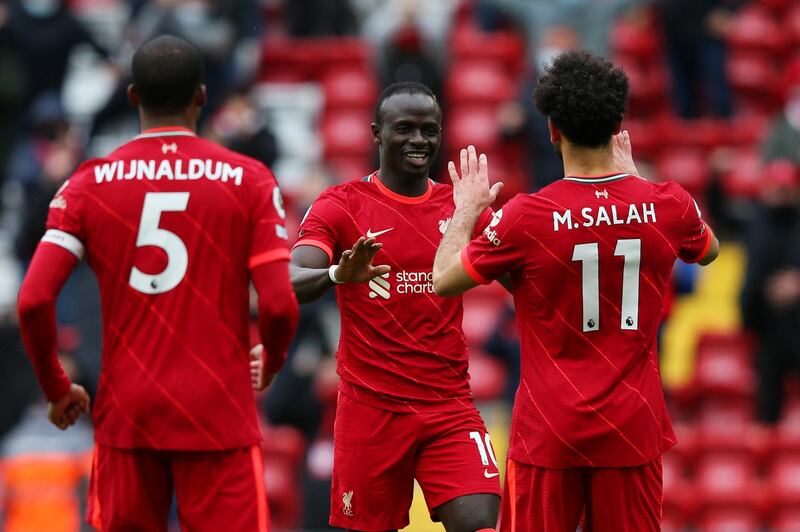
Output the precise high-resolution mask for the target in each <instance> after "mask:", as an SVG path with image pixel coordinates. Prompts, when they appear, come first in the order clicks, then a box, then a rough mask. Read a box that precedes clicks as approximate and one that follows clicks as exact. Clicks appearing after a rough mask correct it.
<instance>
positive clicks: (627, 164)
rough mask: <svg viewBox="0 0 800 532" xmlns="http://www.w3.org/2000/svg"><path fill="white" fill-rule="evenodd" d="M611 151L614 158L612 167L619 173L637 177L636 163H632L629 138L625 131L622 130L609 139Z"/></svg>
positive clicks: (631, 149)
mask: <svg viewBox="0 0 800 532" xmlns="http://www.w3.org/2000/svg"><path fill="white" fill-rule="evenodd" d="M611 151H612V153H613V156H614V165H615V166H616V168H617V170H619V171H620V172H625V173H626V174H631V175H636V176H638V175H639V170H637V169H636V163H634V162H633V148H631V136H630V134H629V133H628V130H627V129H624V130H622V131H620V132H619V133H617V134H616V135H614V136H613V137H611Z"/></svg>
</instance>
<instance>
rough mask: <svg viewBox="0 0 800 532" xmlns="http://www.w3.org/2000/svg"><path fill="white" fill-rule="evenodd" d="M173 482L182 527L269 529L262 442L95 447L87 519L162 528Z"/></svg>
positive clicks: (111, 526)
mask: <svg viewBox="0 0 800 532" xmlns="http://www.w3.org/2000/svg"><path fill="white" fill-rule="evenodd" d="M173 489H174V492H175V496H176V498H177V500H178V517H179V518H180V521H181V525H182V528H183V530H191V531H192V532H196V531H209V532H211V531H219V530H225V531H232V532H233V531H237V532H238V531H241V532H255V531H258V532H267V531H268V530H269V511H268V509H267V496H266V490H265V486H264V465H263V462H262V459H261V449H260V448H259V447H258V446H257V445H254V446H253V447H249V448H243V449H233V450H230V451H218V452H213V451H211V452H195V451H158V450H149V449H116V448H113V447H106V446H104V445H97V446H95V453H94V459H93V460H92V477H91V481H90V483H89V503H88V506H87V509H86V521H87V522H88V523H89V524H91V525H92V526H94V527H95V528H97V529H98V530H105V531H111V532H113V531H115V530H147V531H153V532H158V531H164V532H166V530H167V516H168V513H169V508H170V503H171V502H172V493H173Z"/></svg>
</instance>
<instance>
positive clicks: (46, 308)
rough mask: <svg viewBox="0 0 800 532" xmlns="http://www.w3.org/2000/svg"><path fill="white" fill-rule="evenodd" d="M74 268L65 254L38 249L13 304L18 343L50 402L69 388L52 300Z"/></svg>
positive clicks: (58, 250)
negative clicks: (21, 343) (16, 314)
mask: <svg viewBox="0 0 800 532" xmlns="http://www.w3.org/2000/svg"><path fill="white" fill-rule="evenodd" d="M75 264H77V260H76V259H75V257H74V256H72V255H71V254H70V253H69V252H67V251H65V250H62V249H59V248H55V247H54V246H51V245H40V246H39V248H38V249H37V251H36V253H34V256H33V259H32V261H31V265H30V267H29V268H28V273H27V274H26V276H25V279H24V281H23V282H22V286H21V287H20V291H19V296H18V300H17V312H18V314H19V327H20V334H21V336H22V341H23V344H24V345H25V350H26V351H27V353H28V356H29V357H30V359H31V363H32V364H33V369H34V371H35V372H36V378H37V379H38V381H39V385H40V386H41V388H42V390H43V391H44V394H45V397H47V400H48V401H50V402H55V401H57V400H58V399H60V398H61V397H63V396H64V395H65V394H66V393H67V392H68V391H69V388H70V385H71V384H72V382H71V381H70V378H69V376H67V374H66V372H64V368H62V367H61V362H60V361H59V360H58V349H57V342H56V339H57V325H56V298H57V297H58V293H59V292H60V291H61V288H62V287H63V286H64V283H65V282H66V280H67V277H69V273H70V271H71V270H72V268H73V267H74V266H75Z"/></svg>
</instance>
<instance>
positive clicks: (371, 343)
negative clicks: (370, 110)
mask: <svg viewBox="0 0 800 532" xmlns="http://www.w3.org/2000/svg"><path fill="white" fill-rule="evenodd" d="M441 120H442V118H441V109H440V108H439V104H438V102H437V101H436V98H435V97H434V95H433V93H432V92H431V90H430V89H429V88H428V87H425V86H424V85H421V84H419V83H398V84H395V85H391V86H389V87H387V88H386V89H385V90H384V91H383V93H382V94H381V95H380V96H379V98H378V102H377V104H376V107H375V122H374V123H373V124H372V135H373V139H374V142H375V144H377V145H378V150H379V152H380V167H379V169H378V170H377V171H376V172H374V173H372V174H370V175H368V176H365V177H363V178H360V179H357V180H355V181H350V182H348V183H345V184H343V185H339V186H335V187H332V188H330V189H328V190H327V191H326V192H325V193H323V194H322V195H321V196H320V197H319V199H317V201H316V202H314V204H313V205H312V206H311V208H310V209H309V211H308V213H307V214H306V216H305V219H304V221H303V222H302V224H301V228H300V235H299V239H298V241H297V242H296V243H295V245H294V247H293V251H292V282H293V285H294V288H295V292H296V293H297V296H298V299H299V300H300V301H301V302H308V301H312V300H314V299H316V298H318V297H320V296H321V295H322V294H323V293H324V292H326V291H327V290H328V289H330V288H331V287H332V286H336V295H337V301H338V304H339V311H340V314H341V322H342V335H341V341H340V344H339V351H338V353H337V364H338V368H337V369H338V373H339V376H340V377H341V380H340V384H339V398H338V403H337V411H336V424H335V429H334V466H333V467H334V469H333V487H332V489H331V514H330V524H331V525H333V526H338V527H342V528H347V529H351V530H393V529H400V528H403V527H405V526H406V525H408V522H409V520H408V510H409V507H410V505H411V500H412V496H413V491H414V479H416V480H417V481H418V482H419V484H420V485H421V487H422V490H423V493H424V494H425V499H426V503H427V505H428V509H429V512H430V514H431V516H432V518H434V519H435V520H441V521H442V522H443V523H444V525H445V527H446V528H447V530H453V531H458V532H474V531H477V530H485V531H489V530H494V527H495V524H496V522H497V510H498V503H499V491H500V489H499V483H498V481H497V477H498V475H499V471H498V469H497V463H496V459H495V457H494V451H493V450H492V447H491V442H490V439H489V435H488V433H487V432H486V427H485V425H484V423H483V420H482V419H481V417H480V414H479V413H478V411H477V409H476V408H475V405H474V403H473V399H472V396H471V392H470V388H469V380H468V379H469V377H468V374H467V364H468V357H467V350H466V345H465V341H464V336H463V332H462V330H461V319H462V314H463V310H462V306H461V299H460V298H452V299H441V298H437V297H435V296H434V294H433V286H432V284H431V282H430V275H431V268H432V265H433V262H432V261H433V256H434V252H435V247H436V244H435V243H436V242H437V241H438V239H439V238H441V234H442V233H443V232H444V230H445V228H446V227H447V224H448V222H449V219H450V215H451V213H452V209H453V203H452V191H451V187H450V186H448V185H442V184H437V183H435V182H434V181H432V180H431V179H430V176H429V172H430V168H431V164H432V163H433V160H434V159H435V158H436V155H437V152H438V150H439V144H440V138H441ZM483 215H484V218H483V219H484V221H485V222H487V223H488V211H487V212H485V213H483ZM378 241H380V242H378ZM354 243H355V244H354ZM373 260H377V261H380V262H383V263H385V264H383V265H381V266H373V265H372V262H373Z"/></svg>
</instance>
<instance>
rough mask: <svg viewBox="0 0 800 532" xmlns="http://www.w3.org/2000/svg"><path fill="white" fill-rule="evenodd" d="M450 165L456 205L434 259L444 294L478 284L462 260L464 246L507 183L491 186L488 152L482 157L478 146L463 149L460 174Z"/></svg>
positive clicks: (438, 290)
mask: <svg viewBox="0 0 800 532" xmlns="http://www.w3.org/2000/svg"><path fill="white" fill-rule="evenodd" d="M447 169H448V171H449V172H450V178H451V179H452V181H453V200H454V202H455V205H456V209H455V212H454V213H453V219H452V220H451V221H450V224H449V225H448V226H447V231H445V234H444V237H442V241H441V242H440V243H439V249H438V250H437V251H436V259H435V260H434V262H433V288H434V290H435V291H436V294H437V295H440V296H454V295H458V294H462V293H464V292H466V291H467V290H469V289H470V288H472V287H474V286H476V285H477V283H476V282H475V280H474V279H473V278H472V277H471V276H470V275H469V274H468V273H467V271H466V270H465V269H464V266H463V264H462V263H461V250H462V249H464V248H465V247H466V246H467V244H469V240H470V236H471V235H472V233H473V231H474V230H475V224H476V223H477V221H478V217H479V216H480V214H481V213H482V212H483V211H484V210H485V209H486V208H488V207H489V206H490V205H491V204H492V203H493V202H494V200H495V199H496V198H497V195H498V194H499V193H500V190H501V189H502V187H503V184H502V183H495V184H494V185H493V186H492V187H491V188H489V166H488V161H487V160H486V155H483V154H481V155H480V157H478V156H477V154H476V152H475V147H474V146H469V147H468V148H467V149H466V150H463V149H462V150H461V175H460V176H459V174H458V172H457V171H456V165H455V163H453V162H452V161H450V163H449V164H448V165H447Z"/></svg>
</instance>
